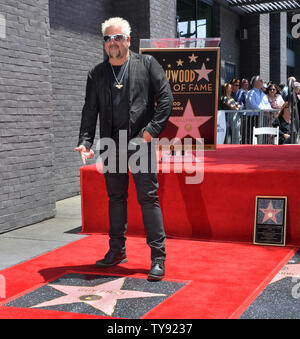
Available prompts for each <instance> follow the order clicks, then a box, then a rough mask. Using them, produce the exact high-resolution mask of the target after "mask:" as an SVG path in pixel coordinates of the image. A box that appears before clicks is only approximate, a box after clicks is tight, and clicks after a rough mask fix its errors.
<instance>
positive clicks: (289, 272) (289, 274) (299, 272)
mask: <svg viewBox="0 0 300 339" xmlns="http://www.w3.org/2000/svg"><path fill="white" fill-rule="evenodd" d="M284 278H296V279H300V264H287V265H285V266H284V267H283V269H282V270H281V271H280V272H279V273H278V274H277V275H276V276H275V277H274V278H273V279H272V281H271V282H270V284H272V283H275V282H277V281H280V280H282V279H284Z"/></svg>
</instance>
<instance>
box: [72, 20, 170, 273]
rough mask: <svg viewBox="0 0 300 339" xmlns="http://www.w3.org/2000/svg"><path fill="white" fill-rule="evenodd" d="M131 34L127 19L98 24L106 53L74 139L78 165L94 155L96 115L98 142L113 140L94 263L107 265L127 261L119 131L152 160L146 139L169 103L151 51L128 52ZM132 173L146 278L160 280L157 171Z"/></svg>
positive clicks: (160, 124)
mask: <svg viewBox="0 0 300 339" xmlns="http://www.w3.org/2000/svg"><path fill="white" fill-rule="evenodd" d="M130 33H131V29H130V25H129V23H128V22H127V21H126V20H124V19H122V18H118V17H117V18H111V19H108V20H107V21H105V22H104V23H103V24H102V34H103V38H104V47H105V51H106V53H107V55H108V58H107V59H106V60H105V61H104V62H102V63H100V64H98V65H97V66H95V67H94V68H93V69H92V70H91V71H90V72H89V74H88V79H87V87H86V98H85V104H84V107H83V110H82V119H81V126H80V133H79V141H78V146H77V148H75V150H77V151H79V152H80V155H81V159H82V161H83V164H85V162H86V159H89V158H91V157H93V155H94V154H93V151H92V150H91V146H92V144H93V141H94V136H95V130H96V124H97V118H98V115H99V120H100V145H101V139H102V138H110V139H112V140H113V142H114V143H115V145H116V152H115V156H116V163H117V169H116V172H115V171H111V173H110V171H109V170H108V171H106V172H105V173H104V176H105V181H106V188H107V193H108V197H109V222H110V225H109V236H110V240H109V251H108V252H107V254H106V255H105V257H104V258H103V259H101V260H99V261H97V262H96V265H97V266H98V267H111V266H114V265H117V264H119V263H123V262H126V261H127V258H126V248H125V240H126V238H125V233H126V229H127V197H128V166H126V171H121V170H120V168H119V166H118V164H119V158H120V157H121V156H122V152H121V150H120V148H121V147H122V145H120V144H119V141H120V140H119V138H120V135H121V134H120V132H121V131H123V132H124V131H125V132H126V135H127V136H128V138H127V145H129V144H130V143H131V142H132V140H133V139H134V138H136V137H140V138H141V140H142V143H144V144H143V145H142V146H145V145H147V147H146V152H144V153H145V154H144V156H145V157H146V158H147V159H148V160H149V163H152V164H153V157H155V152H151V149H153V148H152V147H151V144H152V142H151V141H152V139H153V138H157V137H158V136H159V135H160V133H161V132H162V130H163V129H164V127H165V125H166V123H167V120H168V118H169V116H170V113H171V109H172V105H173V97H172V93H171V90H170V86H169V83H168V80H167V78H166V75H165V72H164V71H163V69H162V67H161V66H160V65H159V64H158V62H157V61H156V60H155V59H154V58H153V57H152V56H150V55H139V54H136V53H133V52H132V51H130V49H129V47H130ZM155 102H156V105H155ZM122 140H123V139H122ZM123 146H124V145H123ZM131 146H132V145H131ZM128 149H132V147H128ZM143 149H145V147H143ZM128 152H129V153H128V154H129V155H130V154H132V151H128ZM100 153H101V151H100ZM151 157H152V159H151ZM154 161H155V159H154ZM155 162H156V161H155ZM108 168H109V166H108ZM114 172H115V173H114ZM132 175H133V179H134V182H135V187H136V191H137V198H138V202H139V204H140V206H141V210H142V216H143V222H144V227H145V229H146V234H147V243H148V245H149V246H150V249H151V260H152V265H151V269H150V272H149V275H148V277H149V278H150V279H155V280H160V279H163V278H164V275H165V266H164V262H165V259H166V252H165V239H166V236H165V231H164V226H163V219H162V213H161V208H160V205H159V201H158V195H157V190H158V181H157V171H146V173H144V171H142V172H137V173H132Z"/></svg>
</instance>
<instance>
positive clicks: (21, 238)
mask: <svg viewBox="0 0 300 339" xmlns="http://www.w3.org/2000/svg"><path fill="white" fill-rule="evenodd" d="M80 199H81V197H80V195H79V196H75V197H72V198H68V199H65V200H61V201H58V202H57V203H56V210H57V214H56V217H55V218H52V219H49V220H45V221H42V222H40V223H37V224H34V225H30V226H26V227H23V228H19V229H17V230H14V231H10V232H7V233H4V234H1V235H0V258H1V260H0V270H3V269H4V268H7V267H10V266H13V265H16V264H19V263H21V262H24V261H26V260H29V259H31V258H34V257H36V256H39V255H41V254H43V253H46V252H49V251H52V250H54V249H56V248H59V247H61V246H64V245H66V244H68V243H70V242H72V241H75V240H78V239H81V238H83V237H85V236H86V235H79V234H77V233H79V232H80V231H81V201H80Z"/></svg>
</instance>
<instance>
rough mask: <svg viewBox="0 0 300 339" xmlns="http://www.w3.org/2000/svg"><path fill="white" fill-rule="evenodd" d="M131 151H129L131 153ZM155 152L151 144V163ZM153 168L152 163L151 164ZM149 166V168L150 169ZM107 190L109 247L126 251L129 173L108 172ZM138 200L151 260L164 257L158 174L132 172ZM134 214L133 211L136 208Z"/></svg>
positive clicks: (148, 155)
mask: <svg viewBox="0 0 300 339" xmlns="http://www.w3.org/2000/svg"><path fill="white" fill-rule="evenodd" d="M131 154H132V153H130V152H129V153H128V156H130V155H131ZM151 154H152V157H153V156H155V153H154V152H151V151H150V147H148V154H145V156H146V157H148V161H149V164H150V163H151ZM149 167H150V166H149ZM149 169H150V168H149ZM104 176H105V182H106V189H107V193H108V197H109V222H110V225H109V236H110V240H109V247H110V251H112V252H115V253H125V241H126V237H125V233H126V230H127V223H128V210H127V198H128V181H129V174H128V171H127V173H108V172H107V173H105V174H104ZM132 176H133V179H134V183H135V187H136V192H137V200H138V202H139V204H140V206H141V210H142V216H143V222H144V227H145V230H146V234H147V244H148V245H149V246H150V249H151V259H152V260H153V259H163V260H164V259H165V257H166V252H165V240H166V235H165V231H164V226H163V218H162V212H161V208H160V205H159V201H158V195H157V190H158V180H157V173H151V171H147V173H141V172H139V173H132ZM133 213H134V211H133Z"/></svg>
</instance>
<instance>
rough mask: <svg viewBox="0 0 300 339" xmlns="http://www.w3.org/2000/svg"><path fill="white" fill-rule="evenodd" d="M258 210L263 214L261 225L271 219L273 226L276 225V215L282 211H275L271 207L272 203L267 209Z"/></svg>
mask: <svg viewBox="0 0 300 339" xmlns="http://www.w3.org/2000/svg"><path fill="white" fill-rule="evenodd" d="M259 210H260V211H261V212H263V213H264V219H263V221H262V223H265V222H266V221H268V220H269V219H271V220H272V221H273V222H274V223H275V224H277V219H276V214H277V213H279V212H281V211H282V209H275V208H274V207H273V205H272V201H270V202H269V205H268V207H267V208H260V209H259Z"/></svg>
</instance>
